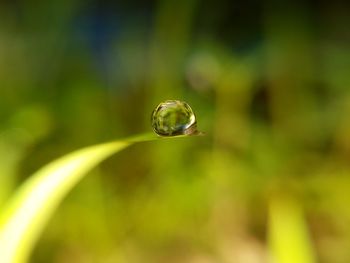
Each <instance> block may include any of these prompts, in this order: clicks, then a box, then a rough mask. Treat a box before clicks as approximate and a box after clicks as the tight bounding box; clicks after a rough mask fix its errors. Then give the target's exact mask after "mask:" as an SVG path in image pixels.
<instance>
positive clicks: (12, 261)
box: [0, 134, 181, 263]
mask: <svg viewBox="0 0 350 263" xmlns="http://www.w3.org/2000/svg"><path fill="white" fill-rule="evenodd" d="M179 137H181V136H179ZM158 138H159V137H158V136H156V135H153V134H143V135H140V136H135V137H131V138H128V139H124V140H118V141H113V142H109V143H103V144H98V145H94V146H90V147H86V148H83V149H80V150H77V151H74V152H72V153H70V154H67V155H65V156H63V157H61V158H59V159H57V160H55V161H53V162H51V163H49V164H47V165H46V166H44V167H43V168H41V169H40V170H39V171H37V172H36V173H34V174H33V175H32V176H31V177H29V179H28V180H27V181H26V182H25V183H24V184H23V185H22V186H21V187H20V188H19V189H18V190H17V192H16V193H15V194H14V196H13V198H12V199H11V200H10V202H9V203H8V206H7V208H6V209H5V210H4V211H3V212H2V214H1V217H0V261H1V263H22V262H26V261H27V260H28V257H29V255H30V252H31V251H32V249H33V247H34V245H35V243H36V241H37V240H38V239H39V237H40V234H41V233H42V231H43V229H44V227H45V225H46V223H47V222H48V220H49V219H50V217H51V216H52V214H53V213H54V211H55V210H56V208H57V207H58V205H59V204H60V202H61V201H62V199H63V198H64V197H65V196H66V195H67V194H68V193H69V191H70V190H71V189H72V188H73V187H74V186H75V185H76V184H77V183H78V182H79V181H80V180H81V179H82V178H83V177H84V175H85V174H86V173H87V172H88V171H89V170H91V169H92V168H93V167H95V166H96V165H97V164H99V163H100V162H101V161H103V160H104V159H106V158H107V157H109V156H111V155H112V154H114V153H117V152H119V151H121V150H123V149H124V148H126V147H128V146H130V145H132V144H134V143H136V142H143V141H151V140H156V139H158Z"/></svg>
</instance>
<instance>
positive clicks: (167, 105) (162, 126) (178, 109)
mask: <svg viewBox="0 0 350 263" xmlns="http://www.w3.org/2000/svg"><path fill="white" fill-rule="evenodd" d="M152 127H153V130H154V131H155V133H157V134H158V135H160V136H176V135H194V134H199V132H198V131H197V121H196V116H195V114H194V113H193V111H192V109H191V107H190V105H188V104H187V103H186V102H184V101H180V100H166V101H164V102H162V103H160V104H159V105H158V106H157V107H156V108H155V109H154V111H153V113H152Z"/></svg>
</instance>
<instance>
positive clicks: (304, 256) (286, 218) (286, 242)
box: [269, 196, 316, 263]
mask: <svg viewBox="0 0 350 263" xmlns="http://www.w3.org/2000/svg"><path fill="white" fill-rule="evenodd" d="M269 243H270V252H271V260H270V262H271V263H296V262H298V263H315V262H316V259H315V255H314V251H313V248H312V245H311V240H310V235H309V231H308V228H307V225H306V222H305V219H304V215H303V213H302V208H301V206H300V204H299V203H298V202H297V201H295V200H292V199H290V198H285V197H282V196H277V197H275V198H274V199H272V200H271V201H270V209H269Z"/></svg>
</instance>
